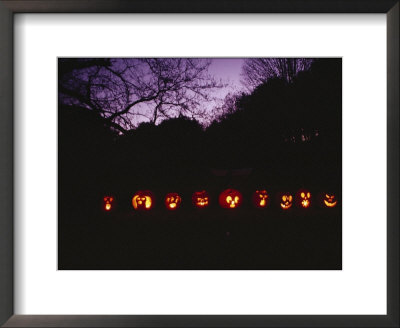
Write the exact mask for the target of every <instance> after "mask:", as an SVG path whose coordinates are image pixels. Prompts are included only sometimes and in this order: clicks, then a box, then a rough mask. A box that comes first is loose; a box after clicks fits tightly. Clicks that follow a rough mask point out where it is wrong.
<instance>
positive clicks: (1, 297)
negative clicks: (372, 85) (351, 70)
mask: <svg viewBox="0 0 400 328" xmlns="http://www.w3.org/2000/svg"><path fill="white" fill-rule="evenodd" d="M399 8H400V5H399V1H398V0H308V1H303V0H270V1H268V0H230V1H227V0H224V1H223V0H203V1H190V2H189V1H184V0H172V1H165V0H147V1H145V0H138V1H135V0H133V1H131V0H91V1H78V0H59V1H55V0H38V1H36V0H34V1H32V0H26V1H20V0H0V73H1V74H0V113H1V115H0V209H1V212H0V324H1V325H4V327H162V326H163V327H166V326H168V327H200V326H204V327H328V326H329V327H399V201H398V200H399V92H398V90H399V27H400V26H399ZM17 13H384V14H386V16H387V315H326V316H324V315H316V316H314V315H293V316H282V315H266V316H263V315H257V316H242V315H240V316H224V315H213V316H201V315H194V316H188V315H168V316H165V315H160V316H156V315H154V316H153V315H141V316H137V315H132V316H125V315H124V316H97V315H95V316H85V315H56V316H54V315H34V316H31V315H14V305H13V304H14V296H13V290H14V278H13V277H14V271H13V249H14V245H13V242H14V241H13V219H14V216H13V215H14V211H13V207H14V202H13V201H14V194H13V191H14V164H15V163H14V161H13V156H14V142H13V140H14V138H13V133H14V129H13V125H14V112H13V21H14V14H17ZM365 288H368V286H365Z"/></svg>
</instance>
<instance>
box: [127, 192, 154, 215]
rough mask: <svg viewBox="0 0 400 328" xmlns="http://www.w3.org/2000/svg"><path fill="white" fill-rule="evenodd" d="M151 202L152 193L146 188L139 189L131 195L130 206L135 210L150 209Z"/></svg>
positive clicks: (152, 199)
mask: <svg viewBox="0 0 400 328" xmlns="http://www.w3.org/2000/svg"><path fill="white" fill-rule="evenodd" d="M153 203H154V198H153V194H152V193H151V192H150V191H148V190H140V191H138V192H137V193H136V194H134V195H133V197H132V206H133V208H134V209H135V210H150V209H151V208H152V206H153Z"/></svg>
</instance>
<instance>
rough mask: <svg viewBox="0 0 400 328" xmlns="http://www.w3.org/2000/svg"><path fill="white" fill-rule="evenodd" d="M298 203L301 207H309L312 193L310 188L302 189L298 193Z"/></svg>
mask: <svg viewBox="0 0 400 328" xmlns="http://www.w3.org/2000/svg"><path fill="white" fill-rule="evenodd" d="M297 195H298V198H297V203H298V204H299V205H300V207H303V208H308V207H310V205H311V193H310V192H309V191H308V190H302V191H300V192H299V193H298V194H297Z"/></svg>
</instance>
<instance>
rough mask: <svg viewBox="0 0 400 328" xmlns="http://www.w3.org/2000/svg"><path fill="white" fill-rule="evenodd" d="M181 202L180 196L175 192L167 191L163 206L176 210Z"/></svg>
mask: <svg viewBox="0 0 400 328" xmlns="http://www.w3.org/2000/svg"><path fill="white" fill-rule="evenodd" d="M181 203H182V198H181V196H179V195H178V194H177V193H169V194H167V196H166V197H165V206H166V207H167V208H168V209H169V210H176V209H177V208H178V207H179V206H180V204H181Z"/></svg>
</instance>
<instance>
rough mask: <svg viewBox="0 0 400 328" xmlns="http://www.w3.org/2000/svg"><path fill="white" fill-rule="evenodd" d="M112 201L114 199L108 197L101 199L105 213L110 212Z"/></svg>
mask: <svg viewBox="0 0 400 328" xmlns="http://www.w3.org/2000/svg"><path fill="white" fill-rule="evenodd" d="M113 201H114V197H110V196H105V197H103V207H104V210H105V211H111V209H112V202H113Z"/></svg>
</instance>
